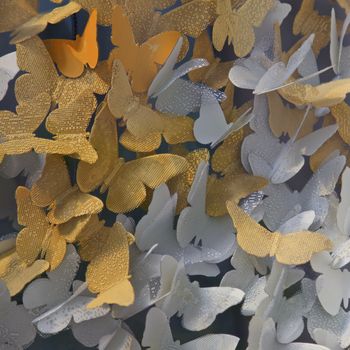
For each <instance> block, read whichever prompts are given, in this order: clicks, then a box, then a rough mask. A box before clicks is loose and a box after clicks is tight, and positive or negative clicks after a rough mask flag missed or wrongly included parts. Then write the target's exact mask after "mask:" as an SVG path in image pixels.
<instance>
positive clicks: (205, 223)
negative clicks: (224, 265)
mask: <svg viewBox="0 0 350 350" xmlns="http://www.w3.org/2000/svg"><path fill="white" fill-rule="evenodd" d="M208 172H209V164H208V163H205V162H201V163H200V164H199V166H198V169H197V172H196V176H195V178H194V181H193V183H192V187H191V190H190V192H189V194H188V197H187V202H188V203H189V204H190V205H191V206H190V207H187V208H185V209H183V210H182V211H181V213H180V216H179V220H178V222H177V232H176V233H177V240H178V242H179V244H180V246H181V247H186V246H188V244H189V243H190V242H191V241H192V240H193V239H194V244H195V245H198V244H199V242H201V246H202V248H203V249H206V250H207V252H208V254H212V258H211V259H210V261H211V262H214V263H217V262H221V261H223V260H225V259H227V258H228V257H229V256H231V255H232V253H233V250H234V247H235V245H236V244H235V236H234V228H233V226H232V221H231V219H230V217H229V216H228V215H225V216H222V217H210V216H209V215H207V213H206V192H207V181H208ZM207 261H209V259H207Z"/></svg>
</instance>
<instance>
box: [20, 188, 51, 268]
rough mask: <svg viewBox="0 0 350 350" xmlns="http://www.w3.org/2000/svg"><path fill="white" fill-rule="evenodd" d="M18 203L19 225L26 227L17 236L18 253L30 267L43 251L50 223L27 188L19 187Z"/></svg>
mask: <svg viewBox="0 0 350 350" xmlns="http://www.w3.org/2000/svg"><path fill="white" fill-rule="evenodd" d="M16 202H17V211H18V223H19V224H20V225H23V226H26V227H25V228H23V229H22V230H21V232H20V233H19V234H18V236H17V240H16V251H17V254H18V255H19V257H20V258H21V259H22V260H23V261H24V262H25V263H26V264H28V265H30V264H32V263H33V262H34V261H35V260H36V259H37V257H38V255H39V253H40V251H41V250H42V245H43V241H44V238H45V236H46V234H47V232H48V230H49V223H48V222H47V219H46V214H45V212H44V210H43V209H41V208H39V207H37V206H36V205H35V204H34V203H33V201H32V199H31V193H30V190H28V189H27V188H25V187H21V186H19V187H17V190H16Z"/></svg>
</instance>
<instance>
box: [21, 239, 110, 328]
mask: <svg viewBox="0 0 350 350" xmlns="http://www.w3.org/2000/svg"><path fill="white" fill-rule="evenodd" d="M79 263H80V258H79V255H78V253H77V252H76V250H75V248H74V246H73V245H68V246H67V252H66V255H65V258H64V260H63V262H62V263H61V265H60V266H59V267H58V268H57V269H55V270H54V271H50V272H47V276H48V278H39V279H36V280H35V281H33V282H32V283H30V284H29V285H28V287H27V288H26V289H25V290H24V292H23V305H24V307H25V308H26V309H27V310H30V311H31V312H32V313H33V314H34V315H38V317H37V318H36V319H35V320H33V322H34V323H35V325H36V327H37V329H38V330H39V331H40V332H41V333H44V334H55V333H58V332H60V331H61V330H63V329H65V328H66V327H67V326H68V325H69V324H70V322H71V320H72V319H73V320H74V322H75V323H79V322H83V321H86V320H89V319H92V318H97V317H101V316H104V315H106V314H107V313H108V312H109V311H110V307H109V306H108V305H103V306H101V307H97V308H95V309H87V308H86V305H87V304H88V303H89V302H91V300H92V299H93V298H94V297H93V296H92V295H90V294H87V295H86V294H85V295H84V293H83V292H84V290H86V286H85V284H83V283H82V282H79V281H75V283H73V292H71V291H70V288H71V285H72V282H73V279H74V277H75V275H76V273H77V271H78V268H79Z"/></svg>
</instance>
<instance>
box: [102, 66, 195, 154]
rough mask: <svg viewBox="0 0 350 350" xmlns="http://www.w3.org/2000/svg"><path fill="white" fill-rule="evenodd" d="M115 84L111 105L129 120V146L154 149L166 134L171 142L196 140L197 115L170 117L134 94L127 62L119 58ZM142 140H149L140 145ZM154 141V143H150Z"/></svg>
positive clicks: (127, 121) (124, 140)
mask: <svg viewBox="0 0 350 350" xmlns="http://www.w3.org/2000/svg"><path fill="white" fill-rule="evenodd" d="M111 85H112V86H111V89H110V91H109V93H108V96H107V99H108V106H109V109H110V111H111V112H112V114H113V115H114V116H115V117H116V118H123V120H124V121H125V122H126V127H127V131H128V133H127V134H126V135H124V137H123V142H124V143H125V144H126V145H127V146H129V147H128V148H129V149H130V148H131V149H132V150H133V151H139V149H140V148H141V151H151V150H154V149H156V148H158V147H159V146H160V143H161V140H162V135H164V137H165V139H166V140H167V141H170V142H171V143H174V142H186V141H193V139H194V138H193V131H192V130H193V119H192V118H189V117H176V116H173V117H169V116H167V115H165V114H161V113H159V112H157V111H155V110H153V109H152V108H151V107H149V106H147V105H145V104H142V103H141V101H140V98H139V97H136V96H134V94H133V92H132V90H131V86H130V84H129V80H128V76H127V74H126V71H125V69H124V66H123V64H122V63H121V62H120V61H119V60H116V61H115V62H114V64H113V74H112V84H111ZM182 130H183V132H182ZM149 138H150V139H149ZM147 139H148V141H147ZM142 141H145V144H144V145H143V146H142V145H141V147H140V146H138V145H139V144H140V143H141V144H142V143H143V142H142ZM151 141H152V142H151ZM133 144H134V145H133ZM150 144H152V145H153V147H149V145H150ZM130 146H131V147H130ZM150 148H152V149H150Z"/></svg>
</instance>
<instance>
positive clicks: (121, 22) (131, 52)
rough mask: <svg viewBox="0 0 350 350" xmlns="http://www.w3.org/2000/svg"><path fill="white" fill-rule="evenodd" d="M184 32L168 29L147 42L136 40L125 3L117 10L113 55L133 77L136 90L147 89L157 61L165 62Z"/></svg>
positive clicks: (114, 17)
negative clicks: (140, 42)
mask: <svg viewBox="0 0 350 350" xmlns="http://www.w3.org/2000/svg"><path fill="white" fill-rule="evenodd" d="M179 37H180V33H178V32H175V31H169V32H164V33H161V34H158V35H155V36H153V37H152V38H150V39H148V40H147V41H146V42H145V43H143V44H141V45H140V44H138V43H136V41H135V37H134V33H133V30H132V27H131V25H130V22H129V19H128V17H127V15H126V13H125V12H124V10H123V8H122V7H121V6H116V7H115V8H114V12H113V24H112V43H113V44H114V45H116V46H118V47H117V48H115V49H113V50H112V52H111V55H110V59H111V60H112V61H113V60H115V59H119V60H120V61H121V62H122V63H123V65H124V67H125V69H126V70H127V72H128V74H129V75H130V77H131V86H132V89H133V91H134V92H140V93H141V92H145V91H147V89H148V87H149V85H150V84H151V82H152V80H153V78H154V77H155V75H156V74H157V64H163V63H164V62H165V61H166V59H167V58H168V56H169V54H170V53H171V51H172V50H173V48H174V46H175V44H176V42H177V40H178V39H179Z"/></svg>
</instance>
